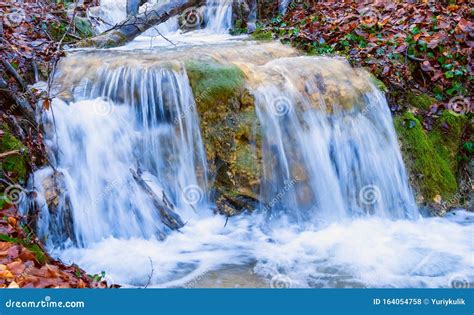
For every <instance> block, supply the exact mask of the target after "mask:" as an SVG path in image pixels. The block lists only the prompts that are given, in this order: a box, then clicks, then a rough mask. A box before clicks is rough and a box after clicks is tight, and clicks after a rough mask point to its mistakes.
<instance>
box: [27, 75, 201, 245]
mask: <svg viewBox="0 0 474 315" xmlns="http://www.w3.org/2000/svg"><path fill="white" fill-rule="evenodd" d="M53 106H54V118H53V115H52V113H49V114H48V115H47V117H45V123H46V125H51V124H53V119H54V122H55V129H54V130H53V129H51V130H50V132H49V133H47V135H46V136H47V139H46V144H47V145H48V147H49V148H50V150H51V151H52V152H53V153H52V156H51V160H52V161H54V164H55V165H56V168H57V169H58V170H59V171H60V172H61V173H62V174H64V181H65V186H66V190H67V192H68V194H69V198H68V199H69V201H70V206H67V205H63V204H60V205H59V208H61V209H62V208H67V207H70V211H71V212H72V215H71V218H70V221H71V222H66V223H63V224H57V221H58V220H56V219H54V216H55V213H54V212H55V209H48V207H47V206H46V205H43V208H42V209H41V212H40V213H41V217H42V218H43V219H42V220H40V223H39V224H40V228H39V231H48V233H49V234H47V235H46V232H45V234H43V235H39V236H40V237H42V238H44V239H46V238H47V239H48V242H49V243H50V245H51V246H60V245H63V244H62V242H64V241H65V239H64V237H63V236H64V235H65V234H67V232H68V231H67V230H68V229H69V230H71V228H70V225H71V224H72V229H73V235H69V236H70V238H71V239H72V240H76V243H77V244H76V245H79V246H88V245H90V244H92V243H94V242H97V241H99V240H101V239H103V238H106V237H109V236H112V237H120V238H130V237H138V238H146V239H149V238H152V237H156V238H158V239H160V238H162V237H163V235H164V232H166V229H165V227H164V226H163V225H162V224H161V223H160V216H159V214H158V211H157V209H156V207H155V206H154V205H153V201H152V200H151V198H150V196H149V195H148V194H147V193H146V192H145V191H144V190H143V188H142V187H140V186H139V185H138V184H137V182H136V181H135V180H134V178H133V177H132V173H131V169H132V170H135V171H137V170H140V171H141V172H143V175H142V176H143V179H144V180H145V181H146V182H147V183H148V185H149V186H151V187H152V189H153V190H154V192H155V193H156V195H157V196H159V197H162V196H163V195H165V196H166V197H167V199H168V200H169V201H171V202H172V203H173V204H174V205H175V206H176V210H177V211H178V212H179V214H180V215H181V216H182V217H184V218H186V219H189V218H191V217H193V216H195V215H196V213H195V210H196V209H197V208H202V205H203V204H206V203H207V196H206V194H207V193H206V192H207V175H206V171H207V166H206V159H205V154H204V149H203V145H202V141H201V135H200V131H199V122H198V118H197V116H196V112H195V103H194V99H193V95H192V92H191V90H190V86H189V83H188V79H187V76H186V73H185V72H184V71H182V70H170V69H166V68H148V69H143V68H138V69H137V68H131V67H118V68H116V69H111V68H109V67H107V66H104V67H103V68H101V69H100V70H99V71H98V74H97V77H96V78H95V79H94V81H93V82H92V81H90V80H87V79H85V80H83V81H82V82H81V83H80V84H79V85H78V86H77V87H76V88H75V90H74V98H73V101H71V102H70V103H66V102H63V101H61V100H60V99H56V100H55V102H54V104H53ZM47 176H50V174H48V173H47V174H44V175H43V176H36V177H35V182H34V183H35V184H36V187H37V188H39V189H40V190H41V185H42V183H43V182H44V181H45V179H46V178H47ZM48 218H50V219H48ZM51 218H52V219H51ZM53 219H54V220H53ZM63 221H65V220H64V219H63V220H59V222H63ZM41 225H42V226H41ZM53 225H54V228H53ZM58 225H59V226H58Z"/></svg>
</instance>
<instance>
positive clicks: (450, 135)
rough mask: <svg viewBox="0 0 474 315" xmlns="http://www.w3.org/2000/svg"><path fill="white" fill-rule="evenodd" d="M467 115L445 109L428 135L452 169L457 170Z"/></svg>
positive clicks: (454, 171)
mask: <svg viewBox="0 0 474 315" xmlns="http://www.w3.org/2000/svg"><path fill="white" fill-rule="evenodd" d="M466 123H467V117H466V116H464V115H459V114H456V113H454V112H452V111H444V112H443V113H442V114H441V117H440V118H439V119H438V120H437V122H436V125H435V126H434V128H433V130H432V131H430V132H429V133H428V136H429V138H430V140H431V142H432V143H433V145H434V147H435V148H436V151H437V152H438V154H439V155H440V156H441V157H442V158H443V159H444V160H445V161H448V162H449V164H450V168H451V171H452V172H453V173H456V172H457V169H458V160H457V158H456V157H457V154H458V152H459V149H460V148H461V145H462V134H463V132H464V128H465V126H466Z"/></svg>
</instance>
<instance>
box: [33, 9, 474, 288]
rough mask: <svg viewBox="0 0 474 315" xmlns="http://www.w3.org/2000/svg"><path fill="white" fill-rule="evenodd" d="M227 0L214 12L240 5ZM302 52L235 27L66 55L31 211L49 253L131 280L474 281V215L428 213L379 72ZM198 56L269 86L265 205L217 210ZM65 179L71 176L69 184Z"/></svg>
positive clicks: (227, 283)
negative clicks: (412, 181) (247, 37)
mask: <svg viewBox="0 0 474 315" xmlns="http://www.w3.org/2000/svg"><path fill="white" fill-rule="evenodd" d="M223 4H224V3H223V2H220V5H219V7H218V8H217V9H216V8H214V9H215V10H214V9H213V10H214V11H213V12H214V13H212V14H213V16H215V17H218V16H219V17H228V16H227V14H228V10H230V9H229V8H227V9H226V10H224V9H223V8H224V6H223ZM221 5H222V6H221ZM221 9H222V10H221ZM206 10H211V9H210V8H209V7H208V8H207V9H206ZM224 11H225V12H227V13H223V12H224ZM218 12H221V13H218ZM216 20H219V19H216ZM225 20H226V18H222V19H220V21H221V22H219V23H217V24H216V25H219V27H217V28H216V30H219V29H225V28H226V27H227V26H225V25H226V24H225V22H222V21H225ZM211 22H212V21H208V23H207V25H208V27H209V26H211V25H213V23H211ZM221 26H222V27H221ZM196 33H197V32H192V33H190V34H191V35H192V36H191V37H193V36H195V35H197V34H196ZM183 36H184V35H183ZM158 46H159V45H158ZM297 55H298V53H297V52H296V51H294V50H292V49H290V48H288V47H284V46H282V45H280V44H256V43H250V42H237V43H232V44H228V43H225V44H218V43H214V44H213V45H210V46H205V45H204V46H202V47H185V49H182V48H181V47H177V48H175V49H172V50H171V49H160V48H158V49H152V50H148V51H145V50H137V51H134V50H133V46H128V47H127V48H126V49H125V51H120V50H113V51H97V52H95V51H92V52H87V51H86V52H77V53H73V54H72V55H71V56H69V57H67V58H65V59H64V60H63V61H62V64H61V66H60V72H59V74H58V76H57V81H56V90H57V93H58V98H57V99H56V100H55V101H54V102H53V104H52V108H53V111H49V112H47V115H46V116H45V117H43V119H44V121H45V126H46V130H47V131H46V135H45V138H46V145H47V146H48V149H49V151H50V152H51V156H50V161H51V162H52V164H53V165H54V167H55V170H52V169H51V168H45V169H43V170H40V171H38V172H36V173H35V174H34V176H32V178H31V180H30V188H33V187H34V188H35V189H36V190H37V198H36V199H37V200H36V202H37V208H29V210H30V211H32V209H33V210H35V211H38V213H36V214H38V220H37V231H38V233H39V235H40V236H41V237H42V238H43V239H44V240H46V244H47V246H48V249H49V250H50V252H51V253H52V254H53V255H56V256H58V257H60V258H61V259H62V260H64V261H67V262H71V263H72V262H74V263H77V264H79V265H80V266H81V267H83V268H85V269H86V270H87V271H88V272H90V273H99V272H101V271H103V270H105V271H106V272H107V279H108V280H109V281H110V282H115V283H120V284H122V285H125V286H132V287H140V286H144V285H147V284H149V285H148V286H149V287H176V286H178V287H202V286H204V287H215V286H217V287H232V286H246V287H261V286H268V285H277V286H280V285H284V286H294V287H450V286H451V283H452V281H453V280H458V279H462V280H464V279H467V281H468V282H471V283H472V282H473V279H472V276H471V275H472V274H474V267H473V265H472V260H471V257H470V255H469V253H472V252H473V250H474V246H473V244H472V240H471V239H470V236H471V235H472V234H473V232H474V228H473V224H472V221H473V218H472V215H469V214H467V213H465V212H462V211H461V212H457V216H453V217H451V218H447V219H441V218H429V219H426V218H420V219H419V213H418V210H417V208H416V205H415V203H414V200H413V196H412V192H411V189H410V187H409V185H408V180H407V177H406V172H405V169H404V165H403V163H402V159H401V155H400V150H399V149H398V145H397V140H396V136H395V132H394V129H393V124H392V120H391V115H390V112H389V110H388V107H387V104H386V101H385V98H384V96H383V94H382V93H381V92H379V91H378V90H377V89H376V88H375V87H374V86H373V84H372V83H371V80H370V78H369V76H368V74H367V73H365V72H363V71H356V70H354V69H352V68H351V67H350V66H349V65H348V64H347V63H346V62H344V61H342V60H339V59H333V58H321V57H320V58H316V57H297ZM196 56H204V57H206V58H209V57H214V58H215V59H216V60H218V61H219V62H222V63H230V64H234V65H237V66H239V67H240V68H241V69H242V70H243V72H244V73H245V75H246V82H247V87H248V89H249V90H250V91H251V92H252V94H253V96H254V97H255V105H256V116H257V117H258V120H259V122H260V124H259V125H260V134H261V138H262V141H261V143H262V153H263V154H262V161H263V165H264V172H263V178H262V185H261V193H260V200H261V207H260V209H256V211H255V213H254V214H252V215H251V216H239V217H235V218H230V219H228V220H226V218H223V217H221V216H214V215H213V214H212V208H213V205H212V203H213V200H211V199H210V198H208V191H209V187H208V186H211V184H208V179H207V171H208V170H207V163H206V155H205V153H204V146H203V142H202V140H201V132H200V129H199V125H200V124H199V117H198V113H197V111H196V101H195V99H196V100H197V99H198V98H199V97H201V96H199V95H193V93H192V89H191V86H190V83H189V82H188V77H187V74H186V71H185V69H184V68H185V66H184V64H185V62H183V61H187V60H189V59H193V58H195V57H196ZM53 113H54V115H53ZM255 143H257V142H255ZM132 172H133V173H132ZM137 173H139V174H140V176H141V178H142V179H143V180H144V181H145V182H146V183H147V185H148V186H149V187H151V189H152V190H153V192H154V194H155V195H156V196H160V197H161V196H166V200H169V202H170V203H172V204H174V210H175V211H176V213H178V214H179V215H180V216H181V217H182V218H183V220H184V221H185V223H186V225H185V226H184V227H183V228H182V229H180V232H181V233H178V232H172V231H170V230H169V229H167V228H166V227H165V226H164V225H163V224H162V223H161V220H160V219H161V217H160V215H159V213H158V212H157V211H156V207H155V205H154V203H153V200H152V198H151V197H150V194H149V193H148V192H147V191H145V190H144V189H143V187H141V186H140V185H139V184H138V183H137V180H136V178H134V176H133V174H137ZM52 181H56V182H60V183H62V184H61V185H57V186H59V187H60V188H62V189H63V190H64V193H62V194H60V196H59V197H58V198H57V199H55V198H52V195H54V194H52V193H51V190H52V189H51V187H55V186H54V184H52V183H51V182H52ZM209 182H212V179H209ZM53 190H54V189H53ZM209 195H211V194H209ZM51 199H53V200H51ZM49 204H53V205H54V206H55V207H54V209H52V208H49V207H48V205H49ZM26 209H27V207H24V211H26ZM416 219H418V220H416ZM446 235H449V238H447V237H446ZM164 238H165V239H164ZM163 239H164V240H163ZM275 282H277V283H275Z"/></svg>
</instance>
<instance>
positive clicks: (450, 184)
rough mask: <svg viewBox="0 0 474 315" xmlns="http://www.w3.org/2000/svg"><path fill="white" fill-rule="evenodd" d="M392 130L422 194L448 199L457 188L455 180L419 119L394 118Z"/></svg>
mask: <svg viewBox="0 0 474 315" xmlns="http://www.w3.org/2000/svg"><path fill="white" fill-rule="evenodd" d="M395 129H396V130H397V133H398V135H399V138H400V141H401V143H402V150H403V151H404V153H405V158H406V162H407V166H408V168H409V169H410V173H411V174H412V175H414V176H415V178H416V179H415V182H416V183H415V184H416V185H417V186H418V188H419V190H420V192H421V193H422V195H423V196H424V197H426V198H429V199H433V198H434V197H435V196H436V195H441V196H442V197H443V198H444V199H449V198H450V197H451V196H452V195H453V194H454V193H455V192H456V191H457V183H456V178H455V175H454V172H453V171H452V169H451V165H450V162H449V160H446V159H444V158H443V157H442V156H441V155H440V154H439V152H438V150H437V148H436V147H435V145H434V144H433V142H432V140H431V139H430V137H429V136H428V134H427V133H426V132H425V130H423V128H422V126H421V123H420V121H419V120H418V119H417V118H416V117H415V116H414V115H413V114H412V113H409V112H407V113H405V114H404V115H403V116H402V117H395Z"/></svg>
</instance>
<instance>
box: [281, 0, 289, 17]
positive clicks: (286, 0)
mask: <svg viewBox="0 0 474 315" xmlns="http://www.w3.org/2000/svg"><path fill="white" fill-rule="evenodd" d="M290 2H291V0H281V1H280V5H279V10H280V14H281V15H285V13H286V10H287V9H288V6H289V5H290Z"/></svg>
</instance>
